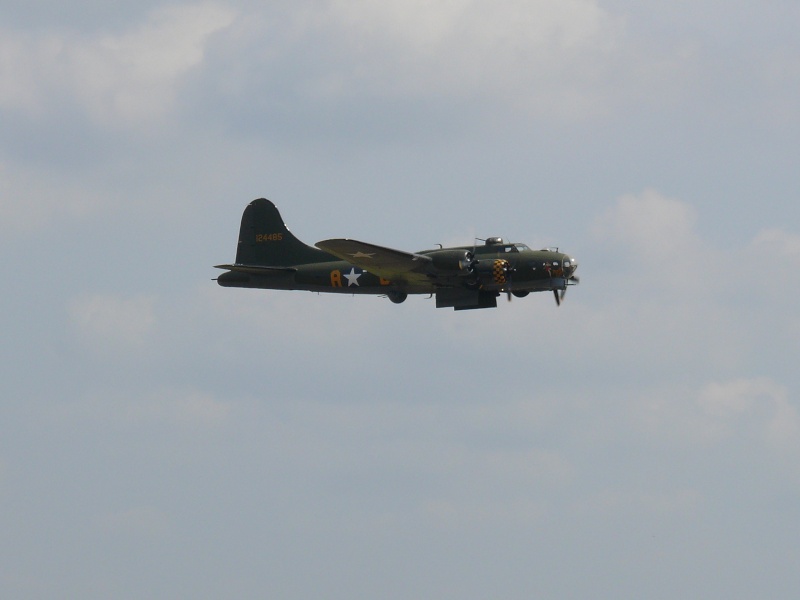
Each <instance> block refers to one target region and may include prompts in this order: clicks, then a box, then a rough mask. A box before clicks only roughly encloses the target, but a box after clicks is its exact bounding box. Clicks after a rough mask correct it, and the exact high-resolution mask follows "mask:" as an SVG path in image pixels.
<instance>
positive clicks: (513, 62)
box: [304, 0, 624, 115]
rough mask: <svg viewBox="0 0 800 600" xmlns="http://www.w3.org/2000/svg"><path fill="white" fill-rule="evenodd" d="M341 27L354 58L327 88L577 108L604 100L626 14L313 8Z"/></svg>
mask: <svg viewBox="0 0 800 600" xmlns="http://www.w3.org/2000/svg"><path fill="white" fill-rule="evenodd" d="M304 16H305V18H306V23H307V26H308V27H310V28H311V29H312V30H313V29H320V28H324V29H326V30H330V29H332V28H335V29H338V30H339V32H337V34H336V35H337V37H340V38H341V41H342V43H344V44H345V52H346V55H347V56H348V60H347V61H346V62H345V61H343V62H342V63H341V64H340V65H339V66H338V67H336V68H334V71H331V72H328V73H327V74H326V75H325V76H324V77H323V78H322V79H320V80H319V82H318V86H317V91H319V92H326V93H328V94H330V95H332V96H335V95H337V94H340V95H345V96H347V95H351V94H352V93H353V92H361V93H364V92H368V93H369V92H372V93H379V94H386V95H390V94H391V95H400V96H401V97H402V96H408V95H414V96H416V95H425V96H428V95H436V96H442V95H444V96H462V95H464V94H468V95H475V96H478V97H481V96H484V95H487V94H488V95H490V96H491V97H493V98H495V99H500V98H502V99H503V100H502V102H503V103H504V104H510V105H512V106H515V107H517V108H524V109H525V110H531V109H533V110H545V111H547V112H559V113H565V114H570V115H582V114H584V113H586V112H589V113H594V112H596V111H597V110H598V109H600V110H602V108H603V107H601V106H600V105H599V100H600V98H599V94H602V93H604V92H605V91H606V90H603V91H602V92H601V91H600V90H599V89H598V86H597V75H598V70H600V71H604V70H605V69H609V68H613V67H612V64H613V63H615V62H616V61H617V57H616V56H615V54H614V53H615V51H616V50H617V48H618V46H619V45H620V43H621V38H622V36H623V33H624V20H623V19H621V18H618V17H616V16H614V15H612V14H610V13H609V12H607V11H605V10H604V9H602V8H601V7H600V6H599V4H598V3H597V2H595V1H594V0H568V1H566V2H558V1H555V0H535V1H533V2H521V1H517V0H507V1H504V2H500V3H494V4H491V5H490V4H486V3H482V2H475V1H473V0H449V1H447V2H437V3H430V2H424V1H422V0H413V1H412V2H411V3H409V2H401V1H396V0H393V1H391V2H382V3H374V2H368V1H366V0H363V1H356V2H352V1H334V2H331V3H330V4H329V5H328V7H327V9H326V10H324V11H320V12H308V13H305V14H304Z"/></svg>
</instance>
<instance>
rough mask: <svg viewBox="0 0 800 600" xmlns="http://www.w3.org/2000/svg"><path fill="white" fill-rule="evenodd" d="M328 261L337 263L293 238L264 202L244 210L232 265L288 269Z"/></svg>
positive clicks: (270, 204)
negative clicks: (234, 261)
mask: <svg viewBox="0 0 800 600" xmlns="http://www.w3.org/2000/svg"><path fill="white" fill-rule="evenodd" d="M331 260H337V259H336V257H334V256H331V255H330V254H328V253H327V252H323V251H322V250H318V249H316V248H312V247H311V246H308V245H306V244H304V243H303V242H301V241H300V240H298V239H297V238H296V237H294V235H292V232H291V231H289V228H288V227H286V224H285V223H284V222H283V219H282V218H281V215H280V213H279V212H278V209H277V208H276V207H275V205H274V204H273V203H272V202H270V201H269V200H267V199H266V198H259V199H258V200H253V201H252V202H251V203H250V204H248V205H247V208H245V209H244V214H243V215H242V227H241V229H239V245H238V247H237V249H236V264H239V265H265V266H272V267H288V266H292V265H300V264H305V263H313V262H327V261H331Z"/></svg>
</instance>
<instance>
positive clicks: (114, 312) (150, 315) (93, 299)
mask: <svg viewBox="0 0 800 600" xmlns="http://www.w3.org/2000/svg"><path fill="white" fill-rule="evenodd" d="M69 315H70V317H71V320H72V324H73V326H74V327H75V329H76V330H77V333H78V335H79V336H80V337H81V338H83V339H85V340H87V341H89V342H90V343H91V344H92V345H94V346H95V347H96V348H97V349H98V350H102V349H108V348H110V347H112V348H118V347H140V346H142V345H143V344H144V343H145V341H146V340H147V339H148V336H149V335H150V333H151V332H152V331H153V329H154V327H155V324H156V315H155V298H154V297H153V296H146V295H136V296H132V297H122V296H118V295H111V294H95V295H86V296H81V297H78V298H75V299H74V300H72V302H71V303H70V305H69Z"/></svg>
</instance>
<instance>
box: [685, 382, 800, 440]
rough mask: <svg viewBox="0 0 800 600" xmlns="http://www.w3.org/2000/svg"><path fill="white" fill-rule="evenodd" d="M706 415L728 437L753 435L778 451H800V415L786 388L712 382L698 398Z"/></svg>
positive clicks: (774, 384)
mask: <svg viewBox="0 0 800 600" xmlns="http://www.w3.org/2000/svg"><path fill="white" fill-rule="evenodd" d="M698 406H699V407H700V409H701V410H702V412H703V413H704V415H705V416H706V417H707V418H708V419H709V420H710V421H711V422H712V424H714V425H716V426H717V427H718V428H720V429H721V431H722V432H723V433H724V434H726V435H733V434H737V435H748V434H750V435H752V433H753V430H755V433H756V436H757V437H759V438H762V439H763V440H764V441H765V442H767V443H768V444H769V445H770V446H772V447H775V448H792V449H798V448H800V415H798V412H797V409H796V407H795V406H794V405H793V404H792V403H791V402H790V399H789V393H788V390H787V389H786V387H784V386H782V385H779V384H777V383H776V382H774V381H772V380H770V379H767V378H759V379H737V380H734V381H727V382H721V383H720V382H713V383H709V384H708V385H707V386H705V387H704V388H703V389H702V390H701V391H700V394H699V396H698Z"/></svg>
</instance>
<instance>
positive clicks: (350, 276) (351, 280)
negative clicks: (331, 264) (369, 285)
mask: <svg viewBox="0 0 800 600" xmlns="http://www.w3.org/2000/svg"><path fill="white" fill-rule="evenodd" d="M359 277H361V273H356V270H355V267H354V268H352V269H350V272H349V273H345V274H344V278H345V279H347V287H350V286H351V285H355V286H358V278H359Z"/></svg>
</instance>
